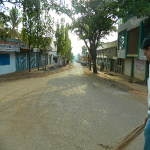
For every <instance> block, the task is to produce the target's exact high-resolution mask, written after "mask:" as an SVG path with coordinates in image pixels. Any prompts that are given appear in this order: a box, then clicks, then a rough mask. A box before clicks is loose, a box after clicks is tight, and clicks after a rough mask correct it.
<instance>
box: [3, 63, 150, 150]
mask: <svg viewBox="0 0 150 150" xmlns="http://www.w3.org/2000/svg"><path fill="white" fill-rule="evenodd" d="M0 92H1V93H0V122H1V123H0V150H49V149H50V150H101V149H102V150H103V149H105V148H104V147H105V146H106V147H107V148H111V147H109V146H113V145H115V144H116V143H117V142H119V141H120V139H121V138H123V137H124V136H125V135H126V133H127V132H129V131H131V130H132V129H134V128H135V127H137V126H138V125H140V124H141V123H142V122H143V119H144V117H145V114H146V111H147V102H146V101H144V100H143V99H142V97H139V96H137V95H134V94H132V93H129V92H127V91H125V90H123V89H121V88H120V87H118V88H117V87H116V86H112V85H110V82H108V81H106V80H104V79H102V78H99V77H98V76H96V75H92V74H88V73H87V72H86V68H85V67H82V66H81V65H80V64H74V67H73V68H72V69H68V70H66V71H64V72H59V73H55V74H51V75H48V76H45V77H40V78H26V79H21V80H13V81H10V82H1V83H0ZM122 135H123V136H122ZM143 140H144V139H143V134H141V135H140V136H139V137H138V139H137V140H136V141H135V142H134V143H133V144H132V145H131V146H130V147H129V149H131V150H132V149H136V150H141V149H142V147H143Z"/></svg>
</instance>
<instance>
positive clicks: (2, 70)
mask: <svg viewBox="0 0 150 150" xmlns="http://www.w3.org/2000/svg"><path fill="white" fill-rule="evenodd" d="M1 54H10V65H4V66H0V75H2V74H7V73H12V72H15V71H16V63H15V61H16V60H15V52H11V53H1Z"/></svg>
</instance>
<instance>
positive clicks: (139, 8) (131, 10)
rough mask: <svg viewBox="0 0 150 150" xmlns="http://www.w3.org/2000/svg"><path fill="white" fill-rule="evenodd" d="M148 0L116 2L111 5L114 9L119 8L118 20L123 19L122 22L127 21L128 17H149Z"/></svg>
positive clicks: (119, 0) (120, 0) (121, 0)
mask: <svg viewBox="0 0 150 150" xmlns="http://www.w3.org/2000/svg"><path fill="white" fill-rule="evenodd" d="M149 3H150V0H140V1H135V0H118V1H116V2H114V3H113V5H114V7H117V8H119V12H118V14H117V17H118V18H123V21H124V22H125V21H127V20H128V18H129V17H132V16H137V17H138V18H140V17H144V16H147V17H150V5H149Z"/></svg>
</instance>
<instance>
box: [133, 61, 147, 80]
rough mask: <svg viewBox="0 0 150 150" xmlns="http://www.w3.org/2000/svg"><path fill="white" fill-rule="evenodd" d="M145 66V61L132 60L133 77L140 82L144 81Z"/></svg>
mask: <svg viewBox="0 0 150 150" xmlns="http://www.w3.org/2000/svg"><path fill="white" fill-rule="evenodd" d="M145 66H146V61H144V60H137V59H136V58H134V72H133V76H134V77H135V78H137V79H140V80H143V81H144V80H145Z"/></svg>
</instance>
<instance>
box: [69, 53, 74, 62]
mask: <svg viewBox="0 0 150 150" xmlns="http://www.w3.org/2000/svg"><path fill="white" fill-rule="evenodd" d="M74 59H75V56H74V55H73V53H71V58H70V60H71V61H73V60H74Z"/></svg>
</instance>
